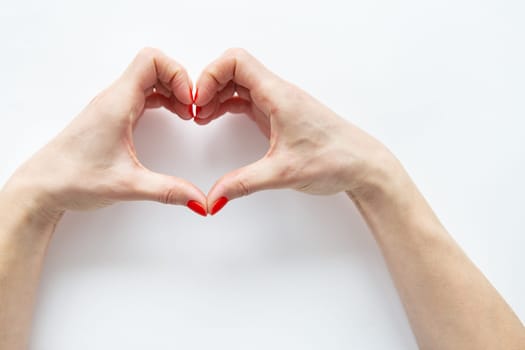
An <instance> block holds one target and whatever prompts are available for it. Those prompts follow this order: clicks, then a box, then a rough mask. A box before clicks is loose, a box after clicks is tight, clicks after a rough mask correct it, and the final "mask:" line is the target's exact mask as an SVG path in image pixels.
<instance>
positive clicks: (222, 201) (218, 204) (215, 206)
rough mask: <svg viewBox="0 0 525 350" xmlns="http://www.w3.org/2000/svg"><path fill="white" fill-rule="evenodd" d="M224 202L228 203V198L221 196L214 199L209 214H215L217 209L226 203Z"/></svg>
mask: <svg viewBox="0 0 525 350" xmlns="http://www.w3.org/2000/svg"><path fill="white" fill-rule="evenodd" d="M226 203H228V198H226V197H221V198H219V199H217V200H216V201H215V204H213V206H212V207H211V212H210V214H211V215H215V214H217V212H218V211H219V210H221V209H222V208H224V206H225V205H226Z"/></svg>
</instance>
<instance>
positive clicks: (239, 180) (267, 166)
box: [207, 157, 286, 215]
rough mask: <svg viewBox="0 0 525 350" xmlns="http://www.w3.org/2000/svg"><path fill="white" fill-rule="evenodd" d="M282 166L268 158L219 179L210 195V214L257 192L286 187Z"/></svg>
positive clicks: (208, 203)
mask: <svg viewBox="0 0 525 350" xmlns="http://www.w3.org/2000/svg"><path fill="white" fill-rule="evenodd" d="M280 168H281V167H280V166H279V165H278V164H277V163H275V162H274V161H273V160H271V159H270V158H268V157H265V158H262V159H260V160H258V161H257V162H255V163H252V164H250V165H247V166H245V167H243V168H240V169H237V170H234V171H232V172H231V173H229V174H226V175H224V176H223V177H222V178H221V179H219V180H218V181H217V182H216V183H215V185H213V187H212V189H211V190H210V192H209V193H208V202H207V205H208V212H209V213H210V214H211V215H214V214H216V213H217V211H219V210H220V209H221V208H222V207H223V206H224V205H225V204H226V202H228V201H230V200H232V199H236V198H239V197H242V196H247V195H249V194H252V193H254V192H257V191H262V190H268V189H275V188H282V187H285V186H286V182H285V178H284V177H283V176H281V175H282V171H281V170H280Z"/></svg>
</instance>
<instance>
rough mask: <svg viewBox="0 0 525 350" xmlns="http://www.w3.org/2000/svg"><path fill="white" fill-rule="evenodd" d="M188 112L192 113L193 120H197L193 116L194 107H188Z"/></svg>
mask: <svg viewBox="0 0 525 350" xmlns="http://www.w3.org/2000/svg"><path fill="white" fill-rule="evenodd" d="M188 112H189V113H190V115H191V117H192V118H195V115H194V114H193V105H189V106H188Z"/></svg>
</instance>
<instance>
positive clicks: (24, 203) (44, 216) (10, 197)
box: [0, 181, 64, 226]
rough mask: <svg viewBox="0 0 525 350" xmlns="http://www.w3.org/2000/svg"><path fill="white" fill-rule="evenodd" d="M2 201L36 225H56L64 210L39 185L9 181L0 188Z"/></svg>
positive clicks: (0, 199)
mask: <svg viewBox="0 0 525 350" xmlns="http://www.w3.org/2000/svg"><path fill="white" fill-rule="evenodd" d="M0 201H1V203H2V204H3V205H4V206H7V207H8V208H11V209H10V210H9V211H10V212H11V211H15V212H16V213H17V214H19V215H20V216H21V217H23V218H25V219H26V221H28V222H30V223H31V224H32V225H36V226H49V225H52V226H54V225H56V224H57V223H58V221H59V220H60V218H61V217H62V215H63V213H64V210H63V209H61V208H58V207H56V206H54V205H53V204H52V203H53V201H52V194H50V193H48V192H47V191H45V190H44V189H41V188H38V186H23V185H21V184H15V183H13V181H10V182H8V183H7V184H6V185H5V186H4V188H2V189H1V190H0Z"/></svg>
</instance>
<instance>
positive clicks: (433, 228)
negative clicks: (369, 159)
mask: <svg viewBox="0 0 525 350" xmlns="http://www.w3.org/2000/svg"><path fill="white" fill-rule="evenodd" d="M392 163H393V166H392V167H389V168H388V171H387V172H385V173H384V175H382V176H379V177H378V178H381V179H382V181H381V182H377V183H373V181H372V182H370V183H369V184H368V186H369V187H366V192H367V193H360V194H359V192H360V191H356V192H355V193H348V194H349V196H350V197H351V198H353V199H354V202H355V203H356V205H357V207H358V208H359V211H360V212H361V214H362V215H363V217H364V218H365V220H366V222H367V223H368V226H369V227H370V229H371V231H372V233H373V235H374V237H375V240H376V241H377V243H378V245H379V247H380V248H381V251H382V253H383V256H384V258H385V260H386V262H387V265H388V268H389V270H390V274H391V275H392V278H393V280H394V283H395V285H396V288H397V290H398V292H399V295H400V297H401V300H402V302H403V305H404V307H405V310H406V312H407V315H408V318H409V321H410V324H411V327H412V329H413V331H414V334H415V336H416V339H417V342H418V344H419V346H420V348H421V349H509V350H511V349H515V350H518V349H524V348H525V329H524V328H523V325H522V323H521V322H520V320H519V319H518V317H517V316H516V315H515V314H514V313H513V311H512V310H511V309H510V307H509V306H508V305H507V304H506V303H505V301H504V300H503V299H502V298H501V296H500V295H499V294H498V292H497V291H496V290H495V289H494V287H492V285H491V284H490V283H489V281H488V280H487V279H486V278H485V276H483V274H482V273H481V272H480V271H479V270H478V269H477V267H476V266H475V265H474V264H473V263H472V262H471V261H470V259H469V258H468V257H467V256H466V255H465V254H464V253H463V251H462V250H461V248H460V247H459V246H458V245H457V244H456V242H455V241H454V240H453V239H452V238H451V237H450V236H449V234H448V233H447V231H446V230H445V228H444V227H443V226H442V225H441V223H440V222H439V220H438V219H437V217H436V216H435V215H434V213H433V212H432V209H431V208H430V207H429V205H428V204H427V202H426V201H425V199H424V198H423V197H422V195H421V194H420V193H419V191H418V190H417V188H416V186H415V185H414V184H413V183H412V181H411V180H410V178H409V177H408V175H407V174H406V173H405V171H404V170H403V169H402V168H401V166H400V165H399V164H398V163H397V162H392ZM385 170H386V169H385Z"/></svg>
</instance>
